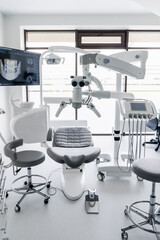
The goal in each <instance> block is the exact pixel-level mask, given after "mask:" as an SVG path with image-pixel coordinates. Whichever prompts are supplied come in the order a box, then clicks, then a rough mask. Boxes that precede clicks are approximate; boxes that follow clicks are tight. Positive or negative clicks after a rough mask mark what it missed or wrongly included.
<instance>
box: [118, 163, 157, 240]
mask: <svg viewBox="0 0 160 240" xmlns="http://www.w3.org/2000/svg"><path fill="white" fill-rule="evenodd" d="M133 172H134V173H135V174H136V175H137V176H139V177H140V178H143V179H145V180H147V181H150V182H152V190H151V195H150V200H149V201H137V202H134V203H132V204H131V205H130V206H129V207H128V206H126V209H125V211H124V213H125V214H126V215H127V216H128V217H129V218H130V220H131V222H132V223H133V224H132V225H130V226H128V227H125V228H122V229H121V231H122V235H121V236H122V239H127V238H128V234H127V232H126V231H128V230H130V229H133V228H137V227H138V228H140V229H141V230H144V231H147V232H150V233H154V234H155V235H156V238H157V240H160V231H158V230H157V226H158V225H159V226H160V217H159V219H158V214H159V209H160V208H159V207H160V204H159V203H156V195H155V187H156V183H159V182H160V160H159V159H138V160H136V161H135V162H134V163H133ZM146 207H147V208H146ZM144 225H148V226H146V227H144ZM156 225H157V226H156Z"/></svg>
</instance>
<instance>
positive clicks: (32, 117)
mask: <svg viewBox="0 0 160 240" xmlns="http://www.w3.org/2000/svg"><path fill="white" fill-rule="evenodd" d="M10 127H11V131H12V133H13V135H14V136H15V137H16V138H17V139H19V138H22V139H23V141H24V143H43V142H46V138H47V108H46V107H41V108H34V109H32V110H31V111H29V112H26V113H22V114H19V115H17V116H15V117H14V118H12V120H11V123H10Z"/></svg>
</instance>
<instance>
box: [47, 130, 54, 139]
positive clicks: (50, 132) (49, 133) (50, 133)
mask: <svg viewBox="0 0 160 240" xmlns="http://www.w3.org/2000/svg"><path fill="white" fill-rule="evenodd" d="M52 138H53V129H52V128H49V130H48V133H47V141H52Z"/></svg>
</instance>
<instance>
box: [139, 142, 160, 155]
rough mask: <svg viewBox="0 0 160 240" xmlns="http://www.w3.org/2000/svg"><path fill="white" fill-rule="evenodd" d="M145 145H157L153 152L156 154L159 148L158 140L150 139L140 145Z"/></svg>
mask: <svg viewBox="0 0 160 240" xmlns="http://www.w3.org/2000/svg"><path fill="white" fill-rule="evenodd" d="M146 144H157V147H156V148H155V151H156V152H157V151H158V149H159V147H160V141H159V140H158V139H151V140H150V141H149V142H144V143H143V144H142V145H143V146H145V145H146Z"/></svg>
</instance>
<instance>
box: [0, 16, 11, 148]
mask: <svg viewBox="0 0 160 240" xmlns="http://www.w3.org/2000/svg"><path fill="white" fill-rule="evenodd" d="M4 43H5V36H4V16H3V15H2V14H1V13H0V46H4ZM7 91H8V90H7V88H5V87H1V86H0V108H3V109H4V110H5V112H6V114H1V115H0V132H1V133H2V135H3V136H4V138H5V139H8V137H9V121H8V114H7V109H8V101H7ZM2 146H3V142H2V140H1V139H0V147H2Z"/></svg>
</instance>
